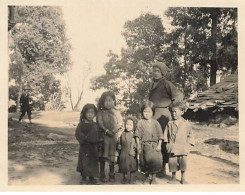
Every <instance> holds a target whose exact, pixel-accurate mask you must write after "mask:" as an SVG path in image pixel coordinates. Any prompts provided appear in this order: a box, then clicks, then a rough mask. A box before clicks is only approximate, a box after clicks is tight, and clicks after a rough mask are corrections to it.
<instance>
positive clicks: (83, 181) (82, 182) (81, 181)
mask: <svg viewBox="0 0 245 195" xmlns="http://www.w3.org/2000/svg"><path fill="white" fill-rule="evenodd" d="M86 179H87V178H86V176H81V177H80V184H81V185H84V184H86V183H87V180H86Z"/></svg>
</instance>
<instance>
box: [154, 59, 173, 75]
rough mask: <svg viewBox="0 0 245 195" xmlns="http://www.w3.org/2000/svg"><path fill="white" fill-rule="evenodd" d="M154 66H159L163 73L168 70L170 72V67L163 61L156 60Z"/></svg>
mask: <svg viewBox="0 0 245 195" xmlns="http://www.w3.org/2000/svg"><path fill="white" fill-rule="evenodd" d="M152 67H158V68H159V69H160V70H161V72H162V73H163V74H164V73H166V72H170V69H169V68H168V67H167V65H166V64H165V63H163V62H158V61H157V62H154V63H153V64H152Z"/></svg>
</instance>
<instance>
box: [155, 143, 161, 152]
mask: <svg viewBox="0 0 245 195" xmlns="http://www.w3.org/2000/svg"><path fill="white" fill-rule="evenodd" d="M161 149H162V148H161V145H160V144H158V145H157V147H156V151H157V152H160V151H161Z"/></svg>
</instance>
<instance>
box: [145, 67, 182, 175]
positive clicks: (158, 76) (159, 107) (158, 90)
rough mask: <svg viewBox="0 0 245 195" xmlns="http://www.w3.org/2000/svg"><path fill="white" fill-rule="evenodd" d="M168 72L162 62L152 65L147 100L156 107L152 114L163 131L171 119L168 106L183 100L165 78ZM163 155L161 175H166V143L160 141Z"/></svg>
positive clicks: (180, 94) (179, 93)
mask: <svg viewBox="0 0 245 195" xmlns="http://www.w3.org/2000/svg"><path fill="white" fill-rule="evenodd" d="M168 74H170V69H169V68H168V67H167V66H166V64H165V63H163V62H155V63H154V64H153V65H152V76H153V83H152V86H151V89H150V94H149V100H150V101H152V102H153V103H154V105H155V107H156V110H155V114H154V116H153V118H154V119H156V120H157V121H158V122H159V123H160V125H161V127H162V130H163V131H164V129H165V126H166V125H167V124H168V121H169V120H171V114H170V111H169V106H170V104H171V103H173V102H178V101H182V100H183V97H184V96H183V94H182V93H181V92H180V91H179V90H178V89H177V88H176V87H175V86H174V85H173V84H172V83H171V82H170V81H168V80H167V79H166V78H167V76H168ZM162 155H163V172H162V174H163V176H164V175H166V170H165V164H166V163H168V155H167V151H166V144H165V143H162Z"/></svg>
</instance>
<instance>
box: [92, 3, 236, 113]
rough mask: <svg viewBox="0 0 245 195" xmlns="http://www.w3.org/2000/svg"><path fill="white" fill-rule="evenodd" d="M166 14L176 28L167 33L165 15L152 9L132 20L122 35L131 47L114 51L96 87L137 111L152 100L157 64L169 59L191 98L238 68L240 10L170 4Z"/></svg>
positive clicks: (178, 82) (175, 76) (174, 75)
mask: <svg viewBox="0 0 245 195" xmlns="http://www.w3.org/2000/svg"><path fill="white" fill-rule="evenodd" d="M165 14H166V16H167V17H168V18H169V19H170V20H171V24H172V26H173V29H172V31H171V32H170V33H166V31H165V28H164V26H163V24H162V21H161V18H160V17H159V16H155V15H153V14H150V13H146V14H141V15H140V16H139V17H138V18H136V19H134V20H132V21H127V22H126V23H125V25H124V29H123V32H122V35H123V36H124V38H125V41H126V44H127V47H126V48H123V49H122V50H121V55H120V56H119V55H117V54H115V53H113V52H112V51H110V52H109V54H108V57H109V60H108V62H107V63H106V64H105V70H106V73H105V75H101V76H99V77H97V78H96V79H95V80H94V81H93V86H92V89H94V90H96V89H101V88H105V89H108V90H112V91H114V92H115V94H117V95H118V97H119V100H120V101H121V102H122V103H123V105H124V106H125V107H126V108H127V111H126V114H136V113H138V111H139V104H140V103H142V101H144V100H145V99H146V98H148V93H149V88H150V82H151V79H150V77H151V62H153V61H156V60H158V61H163V62H165V63H166V64H167V65H168V66H169V68H171V69H172V74H171V75H169V78H168V79H170V80H171V81H172V82H173V83H174V84H175V85H176V86H177V87H178V88H179V89H180V90H181V91H183V93H184V95H185V97H186V98H188V97H190V95H192V94H194V93H195V92H198V91H202V90H205V89H207V87H208V82H207V80H208V79H210V84H211V85H212V84H214V83H215V82H216V75H217V71H219V72H221V74H227V72H229V71H231V72H234V71H236V70H237V30H236V23H237V9H234V8H194V7H192V8H169V9H168V10H167V11H166V13H165Z"/></svg>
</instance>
